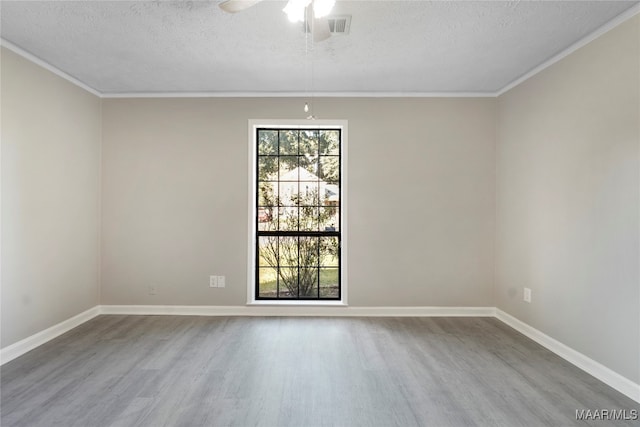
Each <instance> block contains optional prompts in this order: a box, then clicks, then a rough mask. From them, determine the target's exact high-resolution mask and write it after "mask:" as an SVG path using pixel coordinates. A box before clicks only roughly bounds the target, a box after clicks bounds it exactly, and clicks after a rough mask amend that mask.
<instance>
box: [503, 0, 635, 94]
mask: <svg viewBox="0 0 640 427" xmlns="http://www.w3.org/2000/svg"><path fill="white" fill-rule="evenodd" d="M638 13H640V3H638V4H636V5H635V6H632V7H631V8H629V9H627V10H626V11H624V12H622V13H621V14H620V15H618V16H616V17H615V18H613V19H612V20H611V21H609V22H607V23H606V24H604V25H603V26H601V27H600V28H598V29H597V30H595V31H593V32H592V33H589V34H587V35H586V36H585V37H583V38H581V39H580V40H578V41H577V42H575V43H574V44H572V45H571V46H569V47H568V48H566V49H564V50H563V51H562V52H560V53H558V54H557V55H554V56H552V57H551V58H549V59H548V60H546V61H545V62H543V63H542V64H540V65H538V66H537V67H535V68H534V69H532V70H531V71H529V72H528V73H526V74H523V75H522V76H520V77H518V78H517V79H515V80H514V81H512V82H511V83H509V84H508V85H506V86H505V87H503V88H502V89H500V90H499V91H497V92H496V95H495V96H496V97H498V96H500V95H502V94H504V93H506V92H508V91H510V90H511V89H513V88H514V87H516V86H518V85H519V84H520V83H522V82H524V81H526V80H529V79H530V78H531V77H533V76H535V75H536V74H538V73H540V72H541V71H543V70H545V69H547V68H549V67H550V66H552V65H553V64H555V63H556V62H559V61H561V60H563V59H564V58H566V57H567V56H569V55H571V54H572V53H574V52H575V51H577V50H578V49H580V48H582V47H584V46H586V45H588V44H589V43H591V42H592V41H594V40H595V39H597V38H598V37H600V36H602V35H604V34H605V33H607V32H609V31H611V30H613V29H614V28H615V27H617V26H618V25H620V24H622V23H623V22H625V21H627V20H629V19H631V18H633V17H634V16H636V15H637V14H638Z"/></svg>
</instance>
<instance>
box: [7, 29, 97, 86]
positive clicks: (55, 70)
mask: <svg viewBox="0 0 640 427" xmlns="http://www.w3.org/2000/svg"><path fill="white" fill-rule="evenodd" d="M0 46H2V47H6V48H7V49H9V50H10V51H12V52H13V53H15V54H17V55H20V56H21V57H23V58H25V59H27V60H29V61H31V62H33V63H34V64H36V65H38V66H40V67H42V68H44V69H45V70H47V71H50V72H52V73H53V74H55V75H56V76H58V77H62V78H63V79H65V80H67V81H68V82H70V83H73V84H74V85H76V86H78V87H79V88H82V89H84V90H86V91H87V92H89V93H91V94H93V95H95V96H97V97H100V98H102V93H100V92H99V91H97V90H95V89H94V88H92V87H91V86H89V85H87V84H85V83H83V82H81V81H80V80H78V79H76V78H75V77H73V76H72V75H71V74H68V73H65V72H64V71H62V70H61V69H59V68H56V67H54V66H53V65H51V64H49V63H48V62H46V61H43V60H42V59H40V58H38V57H37V56H35V55H33V54H31V53H29V52H27V51H26V50H24V49H22V48H21V47H18V46H16V45H15V44H13V43H11V42H10V41H8V40H5V39H3V38H0Z"/></svg>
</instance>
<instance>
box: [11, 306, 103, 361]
mask: <svg viewBox="0 0 640 427" xmlns="http://www.w3.org/2000/svg"><path fill="white" fill-rule="evenodd" d="M98 315H100V306H95V307H93V308H90V309H89V310H87V311H84V312H82V313H80V314H78V315H76V316H73V317H72V318H70V319H67V320H64V321H62V322H60V323H58V324H57V325H53V326H52V327H50V328H47V329H45V330H44V331H40V332H38V333H36V334H33V335H31V336H30V337H27V338H25V339H23V340H20V341H18V342H17V343H14V344H11V345H10V346H7V347H5V348H3V349H0V365H4V364H5V363H7V362H10V361H12V360H13V359H15V358H16V357H19V356H22V355H23V354H25V353H27V352H28V351H31V350H33V349H34V348H36V347H39V346H41V345H42V344H44V343H46V342H48V341H51V340H52V339H54V338H56V337H58V336H60V335H62V334H64V333H65V332H68V331H70V330H71V329H73V328H75V327H77V326H80V325H82V324H83V323H85V322H87V321H89V320H91V319H93V318H94V317H96V316H98Z"/></svg>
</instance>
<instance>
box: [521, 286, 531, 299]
mask: <svg viewBox="0 0 640 427" xmlns="http://www.w3.org/2000/svg"><path fill="white" fill-rule="evenodd" d="M522 299H524V302H531V289H530V288H524V293H523V295H522Z"/></svg>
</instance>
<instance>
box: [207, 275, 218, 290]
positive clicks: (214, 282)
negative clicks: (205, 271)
mask: <svg viewBox="0 0 640 427" xmlns="http://www.w3.org/2000/svg"><path fill="white" fill-rule="evenodd" d="M209 287H210V288H217V287H218V276H209Z"/></svg>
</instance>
